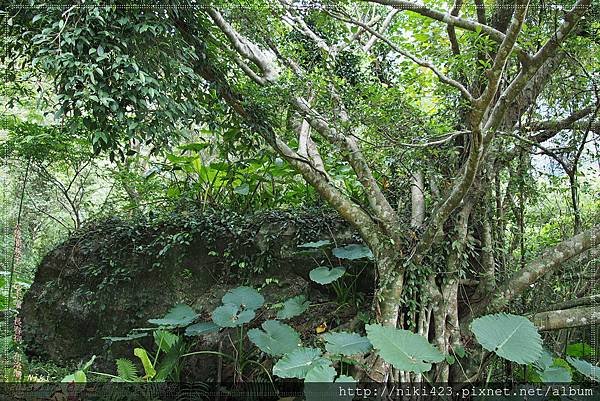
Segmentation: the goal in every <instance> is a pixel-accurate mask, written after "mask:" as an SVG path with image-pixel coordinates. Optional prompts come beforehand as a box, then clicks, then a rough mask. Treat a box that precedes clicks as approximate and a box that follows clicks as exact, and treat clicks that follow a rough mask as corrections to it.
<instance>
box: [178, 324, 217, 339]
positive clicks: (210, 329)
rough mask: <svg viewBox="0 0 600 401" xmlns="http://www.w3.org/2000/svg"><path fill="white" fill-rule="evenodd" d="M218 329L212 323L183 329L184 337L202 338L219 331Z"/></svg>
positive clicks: (193, 325)
mask: <svg viewBox="0 0 600 401" xmlns="http://www.w3.org/2000/svg"><path fill="white" fill-rule="evenodd" d="M219 330H220V327H219V326H218V325H216V324H214V323H213V322H200V323H196V324H192V325H191V326H188V327H186V328H185V335H186V336H190V337H191V336H202V335H204V334H209V333H214V332H215V331H219Z"/></svg>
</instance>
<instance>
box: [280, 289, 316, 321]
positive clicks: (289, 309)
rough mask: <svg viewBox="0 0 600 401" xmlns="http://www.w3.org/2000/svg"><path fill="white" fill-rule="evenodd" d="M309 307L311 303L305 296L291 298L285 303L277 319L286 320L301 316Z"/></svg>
mask: <svg viewBox="0 0 600 401" xmlns="http://www.w3.org/2000/svg"><path fill="white" fill-rule="evenodd" d="M309 306H310V303H309V302H308V301H307V300H306V297H305V296H304V295H298V296H297V297H293V298H290V299H288V300H287V301H285V302H284V303H283V309H281V310H280V311H279V312H277V319H282V320H284V319H290V318H292V317H294V316H298V315H301V314H302V313H304V311H305V310H307V309H308V307H309Z"/></svg>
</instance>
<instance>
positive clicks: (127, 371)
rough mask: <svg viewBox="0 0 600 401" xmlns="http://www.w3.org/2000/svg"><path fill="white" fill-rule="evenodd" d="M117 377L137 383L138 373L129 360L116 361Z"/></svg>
mask: <svg viewBox="0 0 600 401" xmlns="http://www.w3.org/2000/svg"><path fill="white" fill-rule="evenodd" d="M117 375H118V376H119V377H120V378H121V379H123V380H126V381H133V382H135V381H139V380H140V378H139V377H138V371H137V368H136V367H135V365H134V364H133V362H131V361H130V360H129V359H125V358H120V359H117Z"/></svg>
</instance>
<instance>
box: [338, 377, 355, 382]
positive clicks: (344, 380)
mask: <svg viewBox="0 0 600 401" xmlns="http://www.w3.org/2000/svg"><path fill="white" fill-rule="evenodd" d="M335 382H336V383H356V379H355V378H354V377H352V376H345V375H340V376H339V377H338V378H337V379H335Z"/></svg>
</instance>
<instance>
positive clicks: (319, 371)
mask: <svg viewBox="0 0 600 401" xmlns="http://www.w3.org/2000/svg"><path fill="white" fill-rule="evenodd" d="M336 375H337V372H336V371H335V369H334V368H333V366H331V365H316V366H314V367H313V368H312V369H311V370H309V371H308V372H307V373H306V377H305V378H304V382H305V383H306V382H313V383H333V379H334V378H335V376H336Z"/></svg>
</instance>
